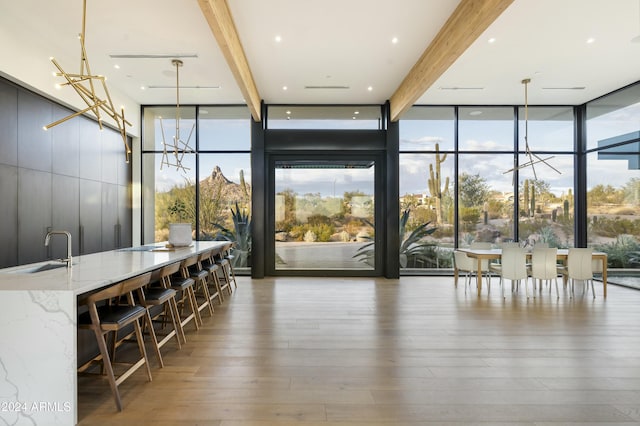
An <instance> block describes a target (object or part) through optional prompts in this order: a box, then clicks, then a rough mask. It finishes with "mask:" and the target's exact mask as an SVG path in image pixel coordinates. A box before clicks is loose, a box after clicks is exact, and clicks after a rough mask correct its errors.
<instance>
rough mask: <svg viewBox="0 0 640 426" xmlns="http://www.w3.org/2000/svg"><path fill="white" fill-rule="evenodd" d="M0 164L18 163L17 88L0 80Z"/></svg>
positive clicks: (14, 164) (12, 164)
mask: <svg viewBox="0 0 640 426" xmlns="http://www.w3.org/2000/svg"><path fill="white" fill-rule="evenodd" d="M0 99H1V100H0V129H1V130H0V164H7V165H10V166H17V165H18V89H17V88H15V87H13V86H9V85H6V84H1V82H0Z"/></svg>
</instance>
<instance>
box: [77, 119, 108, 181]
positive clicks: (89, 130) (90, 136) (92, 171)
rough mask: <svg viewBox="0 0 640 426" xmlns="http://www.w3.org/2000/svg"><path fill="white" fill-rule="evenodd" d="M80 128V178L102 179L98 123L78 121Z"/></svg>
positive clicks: (84, 120)
mask: <svg viewBox="0 0 640 426" xmlns="http://www.w3.org/2000/svg"><path fill="white" fill-rule="evenodd" d="M78 125H79V126H80V141H79V144H80V145H79V148H80V177H81V178H83V179H92V180H95V181H99V180H100V179H102V148H101V147H100V144H101V138H100V128H99V127H98V123H96V122H94V121H92V120H89V119H88V118H84V117H82V118H80V119H78Z"/></svg>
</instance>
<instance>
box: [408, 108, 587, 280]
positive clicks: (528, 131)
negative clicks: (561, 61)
mask: <svg viewBox="0 0 640 426" xmlns="http://www.w3.org/2000/svg"><path fill="white" fill-rule="evenodd" d="M516 123H518V124H519V126H518V127H517V128H516ZM399 128H400V204H401V209H402V212H401V213H402V214H406V215H407V216H406V218H407V220H406V223H405V222H401V225H402V224H403V223H404V224H405V226H406V229H405V230H404V231H405V232H404V235H403V237H404V239H405V241H406V242H407V244H403V245H401V247H414V248H419V250H415V251H414V254H417V255H414V256H413V258H412V259H411V260H410V261H409V262H407V263H405V264H402V265H401V267H402V268H403V272H404V273H410V272H412V271H416V270H417V271H420V270H421V269H422V270H424V269H433V268H436V269H442V268H445V269H446V268H450V267H451V250H452V248H453V247H456V246H458V247H465V246H469V245H470V244H472V243H474V242H489V243H492V244H494V245H497V244H500V243H501V242H507V241H520V242H521V244H522V245H529V246H532V245H535V244H536V243H538V242H543V243H547V244H549V245H550V246H553V247H570V246H573V244H574V215H573V203H574V199H573V192H574V181H573V180H574V155H573V149H574V130H575V126H574V118H573V108H572V107H535V108H528V110H527V111H526V115H525V111H524V108H522V107H520V108H518V107H493V106H483V107H475V106H474V107H472V106H465V107H458V108H454V107H433V106H414V107H413V108H411V110H410V111H409V112H407V113H406V114H405V115H404V116H403V117H402V119H401V120H400V126H399ZM525 136H526V140H527V141H528V147H527V143H526V142H525ZM516 141H517V143H516ZM516 152H517V153H518V154H517V156H516V155H515V153H516ZM424 224H426V228H420V226H421V225H424ZM414 229H428V230H429V232H428V234H427V235H424V236H423V238H421V239H420V240H418V241H413V240H410V239H408V238H407V236H408V235H411V234H410V233H411V231H413V230H414ZM401 232H402V230H401ZM421 246H424V248H423V247H421Z"/></svg>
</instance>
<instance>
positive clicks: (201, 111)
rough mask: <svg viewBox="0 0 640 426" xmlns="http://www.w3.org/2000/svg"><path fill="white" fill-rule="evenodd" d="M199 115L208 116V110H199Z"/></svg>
mask: <svg viewBox="0 0 640 426" xmlns="http://www.w3.org/2000/svg"><path fill="white" fill-rule="evenodd" d="M200 114H209V110H208V109H201V110H200Z"/></svg>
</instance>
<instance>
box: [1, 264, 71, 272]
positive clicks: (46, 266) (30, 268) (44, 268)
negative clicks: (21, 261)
mask: <svg viewBox="0 0 640 426" xmlns="http://www.w3.org/2000/svg"><path fill="white" fill-rule="evenodd" d="M66 267H67V264H66V263H43V264H40V265H32V266H28V267H24V268H17V269H14V270H12V271H7V272H9V273H11V274H35V273H37V272H44V271H50V270H52V269H58V268H66Z"/></svg>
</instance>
